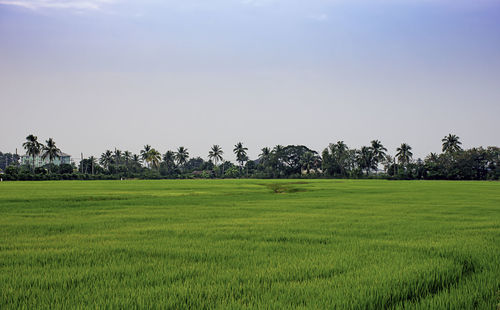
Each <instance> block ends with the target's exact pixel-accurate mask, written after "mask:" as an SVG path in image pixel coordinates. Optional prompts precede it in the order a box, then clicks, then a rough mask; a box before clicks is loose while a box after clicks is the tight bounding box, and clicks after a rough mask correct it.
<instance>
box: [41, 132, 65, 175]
mask: <svg viewBox="0 0 500 310" xmlns="http://www.w3.org/2000/svg"><path fill="white" fill-rule="evenodd" d="M45 143H47V144H46V145H45V146H44V147H43V154H42V158H43V159H44V160H45V158H47V157H48V158H49V163H50V165H49V172H51V171H50V169H51V166H52V161H53V160H54V159H55V158H59V157H60V156H59V154H60V153H61V150H60V149H58V148H57V146H56V142H55V141H54V139H52V138H49V140H47V141H45Z"/></svg>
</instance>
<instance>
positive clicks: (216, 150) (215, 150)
mask: <svg viewBox="0 0 500 310" xmlns="http://www.w3.org/2000/svg"><path fill="white" fill-rule="evenodd" d="M223 154H224V151H223V150H222V148H221V147H220V146H218V145H217V144H215V145H213V146H212V148H211V149H210V151H209V152H208V158H209V159H210V160H211V161H212V162H213V163H214V165H215V166H217V163H218V162H219V161H221V162H223V160H224V159H223V157H222V155H223ZM222 175H224V165H222Z"/></svg>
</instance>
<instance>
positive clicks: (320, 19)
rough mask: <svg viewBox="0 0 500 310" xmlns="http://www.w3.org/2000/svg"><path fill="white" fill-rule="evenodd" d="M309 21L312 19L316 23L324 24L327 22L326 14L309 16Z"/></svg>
mask: <svg viewBox="0 0 500 310" xmlns="http://www.w3.org/2000/svg"><path fill="white" fill-rule="evenodd" d="M309 19H312V20H314V21H317V22H326V21H327V20H328V15H326V14H317V15H309Z"/></svg>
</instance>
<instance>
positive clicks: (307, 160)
mask: <svg viewBox="0 0 500 310" xmlns="http://www.w3.org/2000/svg"><path fill="white" fill-rule="evenodd" d="M300 163H301V164H302V167H305V168H306V172H307V174H309V171H310V170H311V166H312V165H314V164H315V163H316V159H315V158H314V154H313V153H311V152H305V153H304V155H302V158H301V159H300Z"/></svg>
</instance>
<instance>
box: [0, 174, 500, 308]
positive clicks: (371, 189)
mask: <svg viewBox="0 0 500 310" xmlns="http://www.w3.org/2000/svg"><path fill="white" fill-rule="evenodd" d="M499 292H500V183H495V182H415V181H411V182H405V181H401V182H399V181H398V182H396V181H381V180H342V181H339V180H311V181H307V182H294V181H289V180H287V181H276V180H268V181H266V180H207V181H202V180H185V181H179V180H176V181H122V182H120V181H95V182H94V181H92V182H78V181H75V182H72V181H71V182H40V183H36V182H25V183H8V182H4V183H1V184H0V308H1V309H6V308H26V309H34V308H51V309H68V308H81V307H90V308H173V309H195V308H196V309H213V308H231V309H234V308H272V309H283V308H287V309H288V308H310V309H335V308H336V309H403V308H405V309H407V308H410V309H413V308H415V309H429V308H436V309H474V308H476V309H495V308H496V307H497V306H498V303H499Z"/></svg>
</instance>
